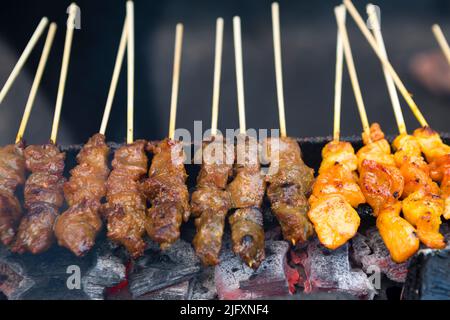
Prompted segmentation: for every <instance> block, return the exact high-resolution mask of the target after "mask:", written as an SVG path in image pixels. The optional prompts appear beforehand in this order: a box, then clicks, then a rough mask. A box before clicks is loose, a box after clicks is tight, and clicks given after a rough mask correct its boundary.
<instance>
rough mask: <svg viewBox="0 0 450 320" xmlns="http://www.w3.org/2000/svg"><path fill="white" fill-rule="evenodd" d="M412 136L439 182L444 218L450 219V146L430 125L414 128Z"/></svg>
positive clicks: (432, 176)
mask: <svg viewBox="0 0 450 320" xmlns="http://www.w3.org/2000/svg"><path fill="white" fill-rule="evenodd" d="M414 137H416V138H417V140H418V141H419V144H420V147H421V150H422V152H423V153H424V154H425V157H426V159H427V161H428V163H429V168H430V176H431V178H432V179H433V180H434V181H437V182H440V184H441V191H442V198H443V199H444V201H445V209H444V218H445V219H450V146H448V145H446V144H445V143H443V142H442V140H441V138H440V137H439V134H438V133H437V132H436V131H434V130H433V129H431V128H430V127H424V128H419V129H416V130H415V131H414Z"/></svg>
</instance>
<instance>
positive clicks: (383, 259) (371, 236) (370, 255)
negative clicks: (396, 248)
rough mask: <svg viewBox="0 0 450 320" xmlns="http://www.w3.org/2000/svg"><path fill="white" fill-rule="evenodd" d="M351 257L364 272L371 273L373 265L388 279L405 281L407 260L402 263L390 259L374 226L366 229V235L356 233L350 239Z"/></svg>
mask: <svg viewBox="0 0 450 320" xmlns="http://www.w3.org/2000/svg"><path fill="white" fill-rule="evenodd" d="M352 258H353V261H354V262H355V263H356V264H357V265H358V266H361V267H362V269H363V271H364V272H366V273H369V274H372V273H373V270H374V267H375V268H377V270H380V272H382V273H383V274H385V275H386V276H387V277H388V278H389V279H390V280H392V281H395V282H399V283H403V282H405V279H406V274H407V273H408V261H407V262H404V263H395V262H394V261H392V259H391V256H390V254H389V251H388V249H387V248H386V245H385V244H384V242H383V239H382V238H381V235H380V233H379V232H378V230H377V228H375V227H372V228H370V229H369V230H367V232H366V236H363V235H362V234H359V233H358V234H357V235H356V236H355V237H354V238H353V239H352Z"/></svg>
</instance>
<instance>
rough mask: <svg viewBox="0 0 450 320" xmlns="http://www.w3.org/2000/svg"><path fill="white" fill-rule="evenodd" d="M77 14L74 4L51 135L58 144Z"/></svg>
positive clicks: (52, 139) (67, 33)
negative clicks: (57, 139)
mask: <svg viewBox="0 0 450 320" xmlns="http://www.w3.org/2000/svg"><path fill="white" fill-rule="evenodd" d="M76 13H77V5H76V4H75V3H72V4H71V5H70V11H69V18H68V19H67V31H66V38H65V42H64V53H63V60H62V65H61V75H60V77H59V86H58V94H57V97H56V106H55V115H54V117H53V125H52V133H51V135H50V142H51V143H56V137H57V136H58V127H59V120H60V118H61V108H62V103H63V98H64V89H65V87H66V79H67V70H68V68H69V61H70V50H71V48H72V39H73V30H74V28H75V17H76Z"/></svg>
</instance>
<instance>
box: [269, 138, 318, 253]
mask: <svg viewBox="0 0 450 320" xmlns="http://www.w3.org/2000/svg"><path fill="white" fill-rule="evenodd" d="M265 150H266V152H267V157H268V159H269V161H270V167H269V171H268V173H267V176H266V181H267V183H268V184H269V185H268V187H267V196H268V198H269V200H270V203H271V207H272V211H273V212H274V214H275V216H276V218H277V220H278V222H279V223H280V225H281V229H282V232H283V237H284V239H285V240H287V241H289V242H291V243H293V244H294V245H295V244H296V243H303V242H305V241H307V240H308V238H309V237H310V236H311V235H312V234H313V232H314V231H313V226H312V224H311V222H309V220H308V217H307V212H308V210H309V205H308V200H307V196H308V195H309V194H310V192H311V187H312V184H313V181H314V170H313V169H311V168H309V167H308V166H306V165H305V163H304V162H303V160H302V156H301V151H300V147H299V145H298V143H297V141H295V139H292V138H289V137H284V138H271V139H268V140H267V141H266V148H265Z"/></svg>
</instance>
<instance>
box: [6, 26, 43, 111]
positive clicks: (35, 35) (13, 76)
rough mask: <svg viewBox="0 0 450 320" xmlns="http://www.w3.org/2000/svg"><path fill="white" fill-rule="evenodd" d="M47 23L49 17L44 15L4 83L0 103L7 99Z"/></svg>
mask: <svg viewBox="0 0 450 320" xmlns="http://www.w3.org/2000/svg"><path fill="white" fill-rule="evenodd" d="M47 24H48V19H47V17H43V18H42V19H41V21H40V22H39V24H38V26H37V28H36V30H35V31H34V33H33V35H32V36H31V38H30V40H29V41H28V43H27V45H26V47H25V49H24V50H23V52H22V55H21V56H20V58H19V60H17V63H16V65H15V66H14V68H13V70H12V71H11V74H10V75H9V77H8V79H7V80H6V82H5V84H4V85H3V88H2V90H1V91H0V104H1V103H2V102H3V99H5V96H6V94H7V93H8V91H9V89H10V88H11V86H12V84H13V83H14V80H16V78H17V76H18V75H19V73H20V71H21V70H22V68H23V66H24V64H25V62H26V61H27V60H28V57H29V56H30V54H31V52H32V51H33V49H34V47H35V46H36V43H37V42H38V41H39V38H40V37H41V35H42V33H43V32H44V30H45V27H46V26H47Z"/></svg>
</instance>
